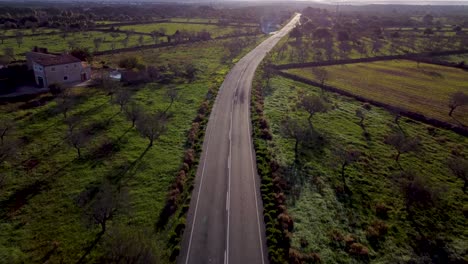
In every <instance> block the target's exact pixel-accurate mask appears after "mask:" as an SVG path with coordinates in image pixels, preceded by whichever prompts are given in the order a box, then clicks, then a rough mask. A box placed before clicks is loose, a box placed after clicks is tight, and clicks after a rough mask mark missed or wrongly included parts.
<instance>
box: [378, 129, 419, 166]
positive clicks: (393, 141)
mask: <svg viewBox="0 0 468 264" xmlns="http://www.w3.org/2000/svg"><path fill="white" fill-rule="evenodd" d="M385 144H387V145H390V146H392V147H393V148H395V150H396V151H397V155H396V156H395V161H396V162H398V161H399V159H400V156H401V154H405V153H409V152H414V151H417V150H418V149H419V147H420V144H421V140H420V139H419V138H417V137H415V138H413V137H408V136H405V134H403V133H402V132H401V131H398V132H393V133H390V134H389V135H387V137H386V138H385Z"/></svg>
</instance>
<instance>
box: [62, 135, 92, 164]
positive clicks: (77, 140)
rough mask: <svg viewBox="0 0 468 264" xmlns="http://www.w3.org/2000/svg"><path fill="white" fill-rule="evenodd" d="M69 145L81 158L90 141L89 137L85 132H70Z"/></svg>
mask: <svg viewBox="0 0 468 264" xmlns="http://www.w3.org/2000/svg"><path fill="white" fill-rule="evenodd" d="M67 141H68V144H69V145H70V146H72V147H73V148H75V150H76V154H77V155H78V158H81V149H82V148H84V147H85V146H86V144H87V143H88V141H89V136H88V134H87V133H86V132H85V131H84V130H78V131H77V130H76V129H74V130H73V131H71V132H68V137H67Z"/></svg>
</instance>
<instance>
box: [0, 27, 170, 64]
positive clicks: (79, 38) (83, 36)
mask: <svg viewBox="0 0 468 264" xmlns="http://www.w3.org/2000/svg"><path fill="white" fill-rule="evenodd" d="M125 37H126V35H125V34H119V36H118V37H116V38H115V39H114V38H113V37H111V35H110V33H103V32H98V31H89V32H82V33H81V32H80V33H69V34H68V35H67V37H65V38H64V37H62V35H60V34H57V35H48V36H47V35H45V36H35V37H28V36H25V37H24V39H23V44H22V45H20V46H19V45H18V44H17V42H16V39H14V38H13V39H6V40H5V41H4V44H3V45H0V49H3V48H4V47H11V48H13V49H14V51H15V54H17V56H18V58H17V59H21V58H24V53H25V52H28V51H31V49H32V48H33V47H34V46H39V47H46V48H48V49H49V51H50V52H65V51H68V50H70V45H75V46H77V47H87V48H89V49H90V50H91V51H95V50H96V47H95V45H94V39H95V38H102V39H103V42H102V44H101V46H100V47H99V51H103V50H111V49H112V42H114V43H115V48H116V49H119V48H124V45H123V43H122V40H123V39H124V38H125ZM139 37H140V36H139V35H132V36H131V37H130V39H129V42H128V47H134V46H139V41H138V39H139ZM161 40H163V38H161ZM150 44H154V41H153V39H152V38H151V37H150V36H143V45H150Z"/></svg>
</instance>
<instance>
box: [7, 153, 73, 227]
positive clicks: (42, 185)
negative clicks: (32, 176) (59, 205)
mask: <svg viewBox="0 0 468 264" xmlns="http://www.w3.org/2000/svg"><path fill="white" fill-rule="evenodd" d="M73 161H74V160H73ZM73 161H70V162H68V163H67V164H65V165H63V166H62V167H60V168H59V169H57V170H56V171H55V172H54V173H52V174H50V175H49V176H46V175H45V176H44V179H42V180H38V181H35V182H34V183H32V184H29V185H27V186H24V187H22V188H21V189H19V190H17V191H15V192H14V193H13V194H11V195H10V196H9V197H8V199H6V200H4V201H2V202H0V208H2V211H1V213H0V218H9V217H11V216H12V214H14V213H15V212H16V211H18V210H19V209H21V208H22V207H23V206H25V205H26V204H27V203H28V201H29V200H30V199H32V198H33V197H35V196H36V195H38V194H40V193H41V192H42V191H44V190H46V189H47V188H49V185H50V184H51V182H52V181H53V179H54V178H55V176H57V175H58V174H59V173H61V172H63V170H64V169H65V168H66V167H68V166H69V165H70V164H71V163H72V162H73Z"/></svg>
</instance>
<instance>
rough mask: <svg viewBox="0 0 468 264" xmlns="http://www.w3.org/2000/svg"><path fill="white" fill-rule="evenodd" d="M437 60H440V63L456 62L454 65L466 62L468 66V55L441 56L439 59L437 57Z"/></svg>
mask: <svg viewBox="0 0 468 264" xmlns="http://www.w3.org/2000/svg"><path fill="white" fill-rule="evenodd" d="M435 59H436V60H440V61H447V62H454V63H460V62H463V61H464V62H465V64H466V63H468V54H461V55H451V56H439V57H435Z"/></svg>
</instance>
